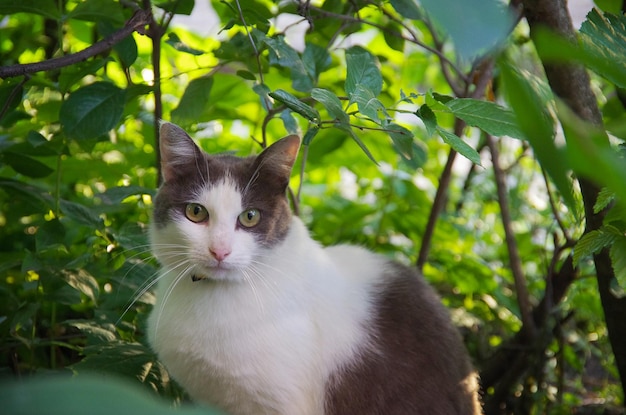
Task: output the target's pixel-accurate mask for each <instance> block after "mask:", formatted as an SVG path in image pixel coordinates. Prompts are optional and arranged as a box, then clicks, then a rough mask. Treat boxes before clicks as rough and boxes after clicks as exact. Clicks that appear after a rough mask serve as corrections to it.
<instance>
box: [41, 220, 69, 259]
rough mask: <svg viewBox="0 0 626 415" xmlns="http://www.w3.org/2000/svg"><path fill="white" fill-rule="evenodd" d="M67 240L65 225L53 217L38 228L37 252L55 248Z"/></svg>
mask: <svg viewBox="0 0 626 415" xmlns="http://www.w3.org/2000/svg"><path fill="white" fill-rule="evenodd" d="M64 242H65V226H63V224H62V223H61V222H60V221H59V220H58V219H53V220H50V221H47V222H45V223H44V224H43V225H41V226H40V227H39V229H37V233H36V234H35V246H36V247H37V252H44V251H46V250H48V249H55V248H57V247H59V246H63V244H64Z"/></svg>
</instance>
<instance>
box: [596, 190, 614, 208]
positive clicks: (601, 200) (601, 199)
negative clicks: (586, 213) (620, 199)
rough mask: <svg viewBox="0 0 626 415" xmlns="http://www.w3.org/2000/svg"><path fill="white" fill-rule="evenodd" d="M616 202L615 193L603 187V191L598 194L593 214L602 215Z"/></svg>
mask: <svg viewBox="0 0 626 415" xmlns="http://www.w3.org/2000/svg"><path fill="white" fill-rule="evenodd" d="M614 200H615V192H614V191H612V190H610V189H608V188H606V187H603V188H602V189H600V193H598V198H597V199H596V203H595V205H593V213H600V212H601V211H603V210H604V209H605V208H606V207H607V206H608V205H609V204H610V203H611V202H613V201H614Z"/></svg>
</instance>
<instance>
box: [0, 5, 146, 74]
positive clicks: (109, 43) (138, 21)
mask: <svg viewBox="0 0 626 415" xmlns="http://www.w3.org/2000/svg"><path fill="white" fill-rule="evenodd" d="M151 19H152V15H151V12H150V10H138V11H136V12H135V14H133V16H132V17H131V18H130V19H129V20H128V22H126V24H125V25H124V27H123V28H121V29H120V30H118V31H117V32H115V33H113V34H112V35H111V36H109V37H107V38H105V39H103V40H101V41H99V42H96V43H94V44H93V45H91V46H89V47H88V48H85V49H83V50H81V51H79V52H76V53H72V54H71V55H65V56H61V57H58V58H53V59H48V60H45V61H41V62H34V63H20V64H16V65H10V66H4V67H0V78H3V79H4V78H11V77H14V76H23V75H27V74H32V73H36V72H41V71H49V70H52V69H59V68H64V67H66V66H70V65H73V64H75V63H78V62H82V61H84V60H87V59H89V58H91V57H93V56H96V55H98V54H100V53H103V52H105V51H107V50H109V49H111V48H112V47H113V45H115V44H116V43H119V42H120V41H122V40H123V39H125V38H126V37H127V36H129V35H130V34H131V33H133V32H134V31H139V30H141V29H143V28H144V27H145V26H146V25H147V24H148V23H150V20H151Z"/></svg>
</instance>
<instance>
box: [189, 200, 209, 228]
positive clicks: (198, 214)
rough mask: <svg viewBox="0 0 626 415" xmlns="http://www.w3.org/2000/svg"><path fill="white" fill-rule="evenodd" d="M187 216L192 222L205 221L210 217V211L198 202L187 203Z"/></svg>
mask: <svg viewBox="0 0 626 415" xmlns="http://www.w3.org/2000/svg"><path fill="white" fill-rule="evenodd" d="M185 216H186V217H187V219H189V220H190V221H192V222H195V223H199V222H204V221H205V220H207V219H208V218H209V212H208V211H207V210H206V208H205V207H204V206H202V205H200V204H198V203H187V206H185Z"/></svg>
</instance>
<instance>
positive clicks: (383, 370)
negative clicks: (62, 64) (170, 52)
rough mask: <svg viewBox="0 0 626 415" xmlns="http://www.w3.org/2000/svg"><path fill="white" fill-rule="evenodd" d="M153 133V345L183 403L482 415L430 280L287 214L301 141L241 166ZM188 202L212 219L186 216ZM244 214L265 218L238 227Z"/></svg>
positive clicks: (252, 409)
mask: <svg viewBox="0 0 626 415" xmlns="http://www.w3.org/2000/svg"><path fill="white" fill-rule="evenodd" d="M160 132H161V141H160V143H161V158H162V164H161V166H162V174H163V184H162V186H161V187H160V189H159V192H158V194H157V197H156V199H155V209H154V220H153V225H152V229H151V238H152V246H153V252H154V254H155V256H156V257H157V258H158V260H159V261H160V262H161V264H162V266H163V268H162V272H161V275H160V280H159V282H158V286H157V303H156V305H155V307H154V309H153V311H152V314H151V316H150V319H149V340H150V343H151V344H152V346H153V348H154V349H155V350H156V352H157V353H158V355H159V357H160V359H162V361H163V362H164V363H165V365H166V366H167V368H168V370H169V371H170V373H171V374H172V376H173V377H174V378H175V379H176V380H177V381H178V382H179V383H181V384H182V385H183V386H184V387H185V389H186V390H187V391H188V392H189V394H190V395H191V397H192V398H193V399H195V400H198V401H202V402H205V403H208V404H211V405H214V406H217V407H220V408H222V409H224V410H226V411H227V412H228V413H231V414H249V415H265V414H277V415H278V414H281V415H313V414H316V415H318V414H319V415H321V414H327V415H330V414H359V415H365V414H381V415H390V414H428V415H454V414H477V413H479V412H480V405H479V403H478V392H477V383H476V379H475V375H474V373H473V370H472V367H471V365H470V362H469V358H468V356H467V352H466V350H465V348H464V345H463V343H462V341H461V338H460V336H459V333H458V332H457V330H456V328H455V327H454V326H453V325H452V324H451V322H450V319H449V316H448V313H447V311H446V310H445V308H444V307H443V306H442V304H441V302H440V300H439V298H438V297H437V295H436V294H435V293H434V291H433V290H432V289H431V288H430V287H429V286H428V285H427V284H426V282H425V281H424V280H423V279H422V278H421V277H420V276H419V275H418V274H417V273H416V272H415V271H414V270H411V269H409V268H407V267H404V266H401V265H398V264H395V263H393V262H390V261H389V260H388V259H386V258H384V257H382V256H379V255H376V254H372V253H370V252H368V251H366V250H364V249H361V248H357V247H353V246H345V245H341V246H335V247H331V248H323V247H321V246H320V245H319V244H318V243H316V242H315V241H314V240H313V239H311V237H310V236H309V234H308V232H307V230H306V228H305V226H304V225H303V224H302V222H301V221H300V219H298V218H297V217H293V216H292V215H291V213H290V209H289V204H288V201H287V198H286V195H285V190H286V187H287V185H288V181H289V175H290V173H291V168H292V166H293V164H294V161H295V159H296V155H297V152H298V148H299V144H300V140H299V139H298V137H296V136H289V137H287V138H284V139H283V140H281V141H278V142H277V143H275V144H274V145H272V146H270V147H269V148H268V149H266V150H265V151H264V152H263V153H261V155H259V156H258V157H248V158H238V157H234V156H230V155H207V154H206V153H204V152H202V151H201V150H200V149H199V148H198V147H197V146H196V145H195V144H194V143H193V141H192V139H191V138H190V137H189V136H188V135H187V134H186V133H185V132H184V131H183V130H181V129H180V128H179V127H177V126H175V125H173V124H169V123H163V124H162V126H161V131H160ZM188 203H197V204H200V205H201V206H203V207H204V208H206V210H207V211H208V214H209V216H208V220H206V221H203V222H201V223H194V222H192V221H191V220H189V219H187V217H186V215H185V207H186V205H187V204H188ZM193 206H196V205H193ZM250 208H254V209H257V211H258V212H260V215H261V219H260V222H259V223H258V224H257V225H256V226H253V227H250V228H246V227H244V226H242V225H241V223H239V222H238V215H240V213H242V212H244V211H246V210H247V209H250Z"/></svg>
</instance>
